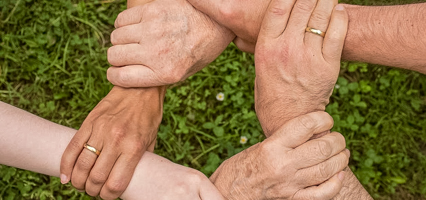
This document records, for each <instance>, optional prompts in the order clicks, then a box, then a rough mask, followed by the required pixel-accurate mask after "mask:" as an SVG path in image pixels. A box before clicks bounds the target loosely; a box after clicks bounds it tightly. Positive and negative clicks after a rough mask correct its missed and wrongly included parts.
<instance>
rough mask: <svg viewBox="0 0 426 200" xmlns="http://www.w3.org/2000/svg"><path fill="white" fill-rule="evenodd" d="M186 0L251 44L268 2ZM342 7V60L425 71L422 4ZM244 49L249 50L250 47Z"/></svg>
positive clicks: (425, 41) (253, 41)
mask: <svg viewBox="0 0 426 200" xmlns="http://www.w3.org/2000/svg"><path fill="white" fill-rule="evenodd" d="M189 1H190V2H191V3H192V4H193V5H194V6H195V7H196V8H197V9H199V10H201V11H202V12H205V13H206V14H207V15H209V16H210V17H211V18H213V19H214V20H216V21H217V22H218V23H219V24H221V25H223V26H225V27H227V28H229V29H231V30H232V31H233V32H234V33H235V34H236V35H237V36H238V37H239V38H241V39H242V40H244V41H245V42H246V43H251V44H252V45H254V44H255V43H256V40H257V36H258V34H259V30H260V25H261V23H262V20H263V16H264V14H265V11H266V8H267V5H268V4H269V2H270V0H232V1H200V0H189ZM241 5H244V6H241ZM346 8H347V12H348V14H349V27H348V33H347V37H346V40H345V46H344V49H343V59H345V60H349V61H362V62H368V63H373V64H381V65H387V66H393V67H399V68H404V69H410V70H415V71H419V72H421V73H426V56H425V55H426V37H425V36H424V33H423V31H424V30H426V24H425V23H424V20H425V19H426V17H425V15H424V13H425V12H426V3H422V4H409V5H399V6H374V7H373V6H353V5H346ZM246 45H247V44H246ZM252 47H253V46H252ZM248 51H251V52H253V51H254V49H248Z"/></svg>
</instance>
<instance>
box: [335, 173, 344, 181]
mask: <svg viewBox="0 0 426 200" xmlns="http://www.w3.org/2000/svg"><path fill="white" fill-rule="evenodd" d="M337 178H339V179H340V181H343V179H345V172H344V171H341V172H339V174H337Z"/></svg>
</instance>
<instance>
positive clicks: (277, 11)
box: [270, 1, 289, 16]
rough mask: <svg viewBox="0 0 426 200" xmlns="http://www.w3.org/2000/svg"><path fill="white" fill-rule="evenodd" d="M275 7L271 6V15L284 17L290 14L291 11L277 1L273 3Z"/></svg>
mask: <svg viewBox="0 0 426 200" xmlns="http://www.w3.org/2000/svg"><path fill="white" fill-rule="evenodd" d="M272 3H273V5H271V11H270V12H271V13H272V14H274V15H277V16H284V15H286V14H287V13H289V10H288V9H286V8H285V7H283V6H282V5H280V2H277V1H275V3H274V2H272Z"/></svg>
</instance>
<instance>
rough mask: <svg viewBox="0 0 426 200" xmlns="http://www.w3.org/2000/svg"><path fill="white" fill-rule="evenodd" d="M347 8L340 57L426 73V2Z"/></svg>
mask: <svg viewBox="0 0 426 200" xmlns="http://www.w3.org/2000/svg"><path fill="white" fill-rule="evenodd" d="M346 8H347V10H348V14H349V29H348V34H347V36H346V41H345V47H344V51H343V59H345V60H351V61H352V60H354V61H362V62H368V63H374V64H381V65H387V66H393V67H399V68H404V69H409V70H415V71H419V72H421V73H426V36H425V35H424V30H426V23H424V21H425V20H426V15H424V13H426V3H422V4H409V5H398V6H353V5H346Z"/></svg>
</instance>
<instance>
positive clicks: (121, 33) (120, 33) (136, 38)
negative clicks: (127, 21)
mask: <svg viewBox="0 0 426 200" xmlns="http://www.w3.org/2000/svg"><path fill="white" fill-rule="evenodd" d="M143 36H144V34H143V29H142V25H141V24H140V23H138V24H131V25H127V26H122V27H120V28H117V29H115V30H114V31H112V33H111V43H112V45H124V44H131V43H139V42H140V41H142V40H143Z"/></svg>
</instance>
